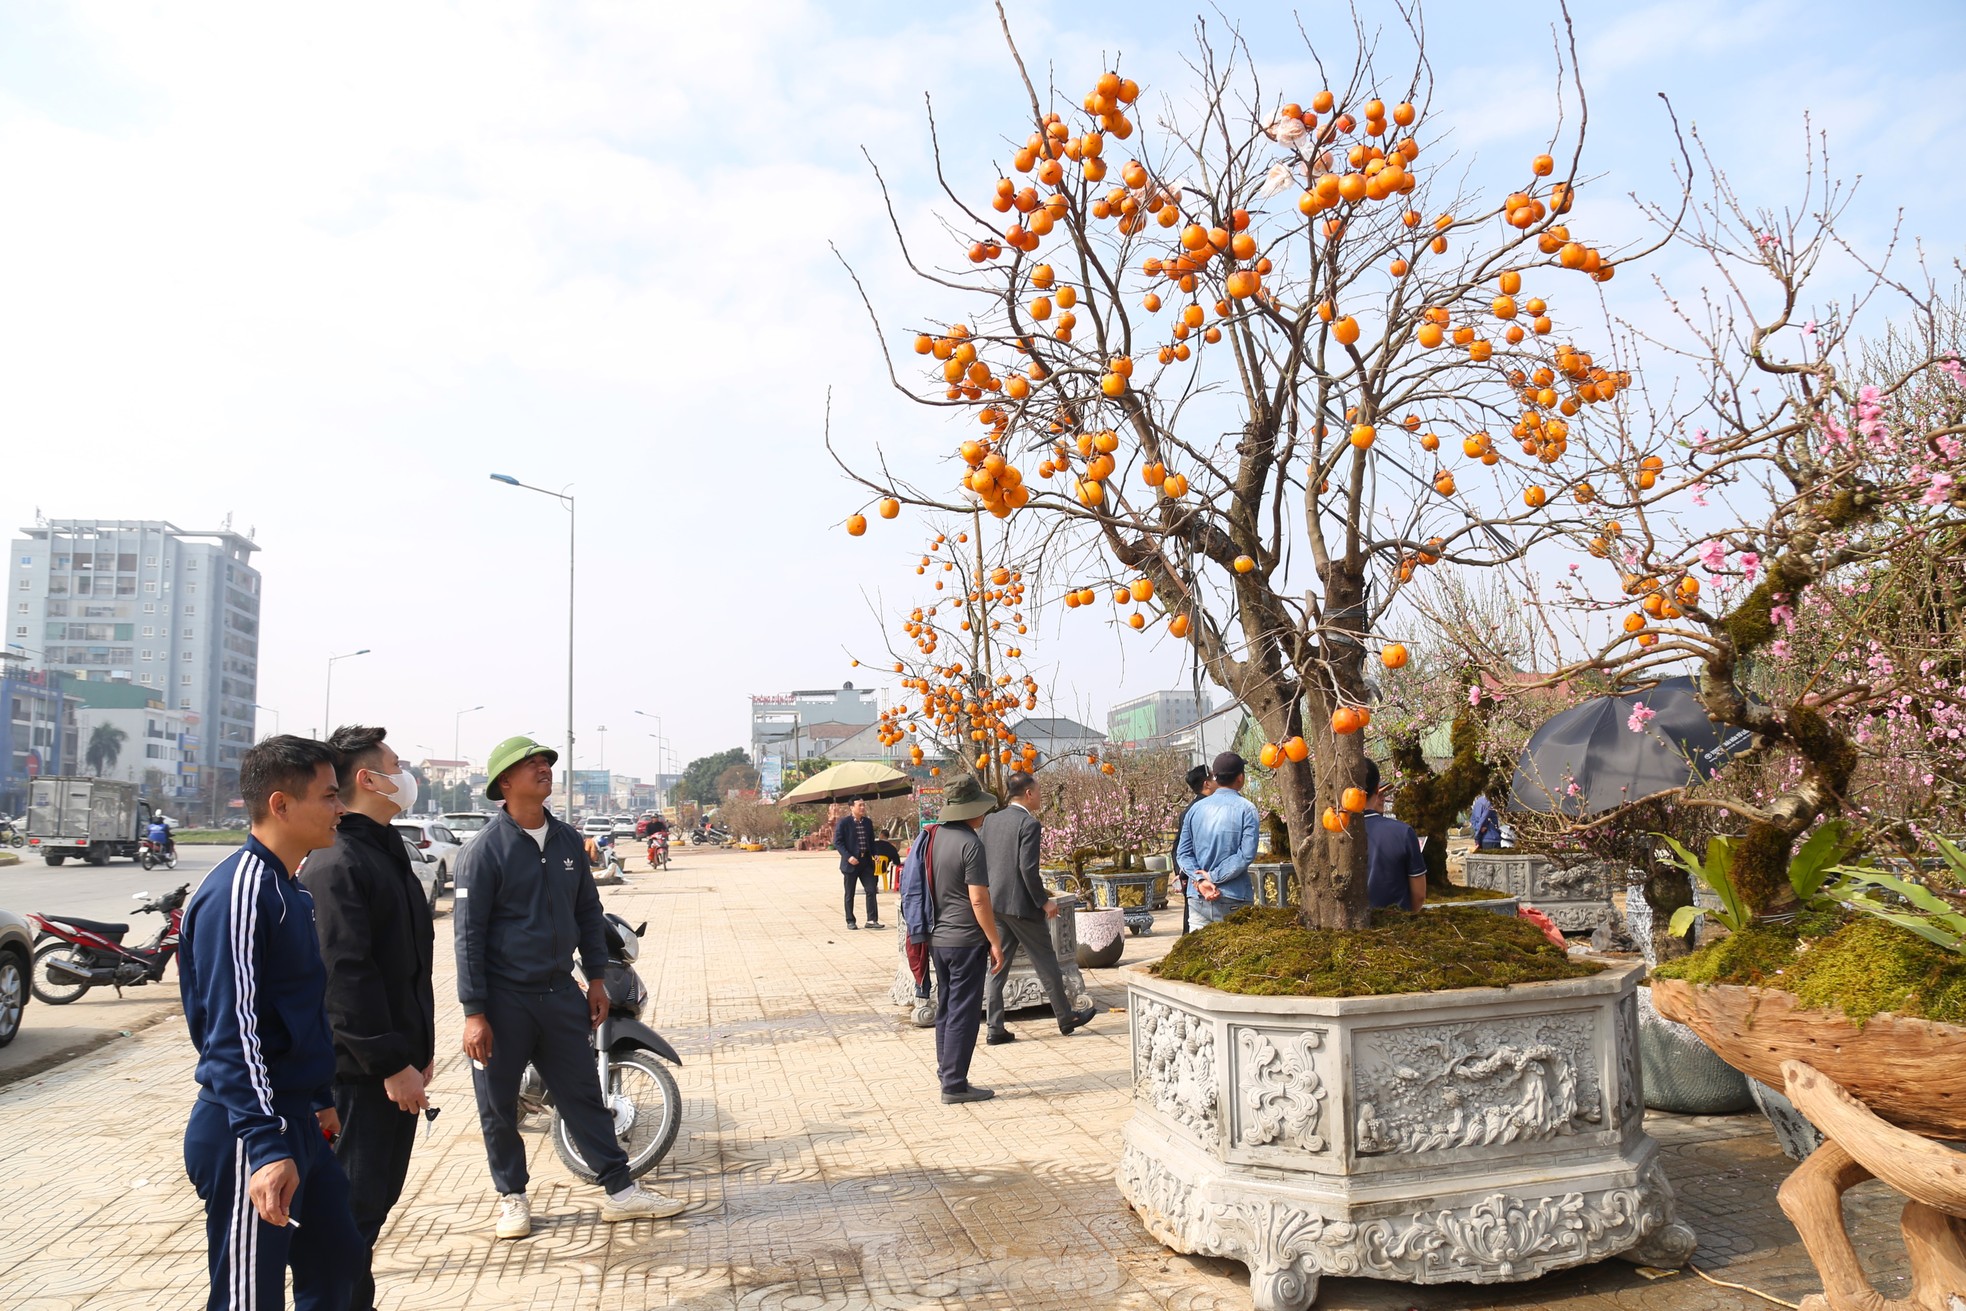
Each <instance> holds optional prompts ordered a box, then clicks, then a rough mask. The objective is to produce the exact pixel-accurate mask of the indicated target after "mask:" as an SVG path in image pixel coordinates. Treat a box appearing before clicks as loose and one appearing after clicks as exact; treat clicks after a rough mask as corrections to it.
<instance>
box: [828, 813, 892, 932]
mask: <svg viewBox="0 0 1966 1311" xmlns="http://www.w3.org/2000/svg"><path fill="white" fill-rule="evenodd" d="M833 850H835V851H837V852H839V853H840V878H841V879H842V880H843V881H844V882H845V884H846V926H847V927H848V928H850V929H857V928H859V927H860V925H859V924H857V923H855V922H854V918H853V885H854V884H855V883H858V884H859V885H860V886H861V888H862V889H863V890H864V891H865V892H866V894H867V927H868V928H870V929H880V928H886V927H887V926H886V925H884V924H882V923H881V908H880V902H879V901H878V900H877V899H876V896H875V892H874V889H875V888H876V886H878V884H877V882H876V880H875V878H874V855H875V852H874V821H873V820H871V819H869V818H868V817H867V803H866V802H864V801H856V802H854V803H853V810H852V813H851V814H846V815H842V816H840V819H839V822H838V823H836V824H834V825H833Z"/></svg>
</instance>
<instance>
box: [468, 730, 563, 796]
mask: <svg viewBox="0 0 1966 1311" xmlns="http://www.w3.org/2000/svg"><path fill="white" fill-rule="evenodd" d="M534 756H545V757H546V763H547V764H549V765H555V764H558V763H559V761H560V753H559V752H557V751H555V750H554V749H553V748H552V747H549V746H544V745H542V744H540V743H538V742H535V741H533V740H532V739H531V738H529V737H527V736H525V735H524V734H520V735H519V736H518V737H508V738H506V739H505V740H504V741H503V742H500V743H499V744H498V745H497V746H495V747H493V748H492V753H491V763H490V764H489V765H486V766H485V772H486V773H488V774H490V775H491V781H490V782H488V783H486V784H485V795H486V796H488V797H490V798H491V799H492V800H493V801H503V800H504V799H505V789H504V788H502V787H500V786H499V785H498V780H499V779H500V778H502V777H504V775H505V771H506V770H508V769H510V768H512V766H514V765H516V764H518V763H519V762H520V761H522V760H530V759H531V758H532V757H534Z"/></svg>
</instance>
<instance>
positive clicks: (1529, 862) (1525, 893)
mask: <svg viewBox="0 0 1966 1311" xmlns="http://www.w3.org/2000/svg"><path fill="white" fill-rule="evenodd" d="M1464 868H1465V870H1466V876H1467V880H1468V886H1469V887H1471V888H1492V889H1493V890H1494V891H1496V892H1506V893H1508V894H1509V895H1510V896H1512V897H1514V898H1516V899H1517V900H1518V901H1520V902H1521V903H1522V904H1523V905H1525V906H1533V907H1535V908H1536V909H1537V910H1540V911H1542V912H1543V913H1544V914H1545V915H1547V916H1549V917H1550V920H1551V922H1552V923H1554V924H1555V925H1556V926H1557V928H1559V929H1561V930H1563V932H1564V933H1565V934H1584V935H1588V934H1589V933H1590V932H1591V931H1592V930H1594V929H1596V928H1597V927H1598V925H1600V924H1603V923H1604V922H1605V921H1607V920H1609V919H1610V918H1611V909H1612V908H1611V886H1612V884H1611V880H1612V877H1613V875H1615V876H1616V877H1617V879H1618V882H1619V883H1620V884H1621V885H1622V884H1623V882H1624V879H1625V874H1624V867H1623V866H1622V865H1620V866H1617V867H1616V868H1613V867H1612V866H1610V865H1608V864H1607V863H1605V862H1603V861H1583V862H1579V863H1578V864H1574V865H1568V866H1562V865H1557V864H1555V863H1554V862H1552V861H1551V860H1549V859H1548V858H1547V857H1545V856H1520V855H1514V854H1510V853H1503V852H1479V851H1471V852H1469V853H1468V854H1467V857H1466V863H1465V866H1464Z"/></svg>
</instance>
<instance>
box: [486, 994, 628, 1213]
mask: <svg viewBox="0 0 1966 1311" xmlns="http://www.w3.org/2000/svg"><path fill="white" fill-rule="evenodd" d="M485 1019H486V1020H487V1021H489V1022H490V1024H491V1031H492V1053H491V1059H490V1060H489V1061H486V1062H485V1068H484V1069H482V1070H480V1069H478V1068H477V1067H476V1066H473V1067H472V1070H471V1083H472V1086H473V1087H474V1088H475V1089H476V1091H477V1094H478V1123H479V1125H480V1126H481V1127H482V1128H483V1129H484V1132H485V1156H486V1157H487V1158H488V1159H489V1160H490V1162H491V1176H492V1183H493V1185H494V1186H496V1187H497V1189H498V1191H499V1192H500V1193H523V1192H525V1191H526V1182H527V1179H528V1176H527V1173H526V1145H525V1143H524V1141H523V1140H521V1139H520V1137H519V1078H520V1076H521V1075H523V1074H524V1073H525V1072H526V1066H527V1064H529V1063H530V1064H531V1065H533V1066H535V1067H536V1068H537V1069H538V1070H539V1077H540V1078H541V1079H543V1080H545V1082H546V1090H547V1091H548V1092H550V1093H552V1094H553V1104H554V1106H555V1107H557V1108H558V1110H559V1112H560V1116H561V1118H562V1119H564V1120H565V1121H566V1123H567V1130H568V1132H569V1133H570V1134H571V1136H572V1138H573V1142H574V1146H576V1147H578V1148H579V1149H580V1155H581V1158H582V1159H583V1160H585V1161H586V1162H587V1164H589V1165H591V1166H593V1167H595V1173H596V1174H598V1175H599V1176H600V1181H601V1187H603V1188H605V1189H607V1190H608V1191H609V1192H610V1193H618V1192H620V1191H621V1190H622V1189H624V1188H626V1187H628V1186H629V1185H630V1184H632V1183H634V1182H635V1181H634V1179H633V1178H632V1177H631V1176H630V1175H629V1173H628V1157H627V1154H626V1153H624V1152H623V1151H622V1150H621V1144H620V1142H619V1141H617V1140H616V1138H615V1136H614V1116H613V1115H612V1114H611V1113H610V1112H609V1111H608V1109H607V1106H606V1104H605V1103H604V1102H602V1100H601V1076H600V1071H599V1070H598V1069H597V1068H596V1066H595V1063H594V1062H595V1057H594V1048H593V1047H592V1045H590V1044H589V1042H588V1036H589V1034H591V1033H592V1032H593V1030H592V1028H591V1027H590V1026H589V1025H588V1023H587V998H586V997H585V996H584V995H582V993H581V991H580V989H578V988H576V987H574V986H573V985H572V983H571V982H569V983H568V985H567V986H566V987H564V988H561V989H560V990H559V991H557V992H547V993H530V992H511V991H508V990H506V989H503V988H499V987H496V986H494V987H493V988H492V989H491V991H490V992H489V993H488V994H487V995H486V997H485Z"/></svg>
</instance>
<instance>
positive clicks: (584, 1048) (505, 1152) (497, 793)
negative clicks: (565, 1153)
mask: <svg viewBox="0 0 1966 1311" xmlns="http://www.w3.org/2000/svg"><path fill="white" fill-rule="evenodd" d="M558 759H559V755H558V753H556V752H555V751H553V750H552V749H551V748H550V747H543V746H541V745H540V744H539V743H537V742H535V741H533V740H532V739H531V738H528V737H511V738H507V739H505V741H503V742H501V743H499V744H498V745H497V746H496V747H494V748H492V754H491V763H490V766H489V768H488V770H487V772H488V773H489V774H490V775H491V782H490V783H488V784H486V786H485V795H486V796H488V797H490V798H491V799H492V800H493V801H500V802H503V805H502V806H501V807H500V809H499V813H498V815H497V817H496V818H494V819H493V820H492V822H491V823H490V824H488V825H486V826H485V828H484V831H483V832H481V833H479V834H478V836H477V837H476V838H474V839H472V841H471V845H470V846H468V847H466V848H465V849H464V853H463V855H462V856H461V857H460V858H459V860H458V870H457V892H456V902H457V905H456V907H455V908H454V909H453V910H452V912H451V914H452V918H453V919H454V920H455V921H456V928H457V999H458V1001H459V1002H461V1003H463V1006H464V1054H465V1055H466V1056H469V1057H470V1058H471V1066H472V1076H471V1082H472V1085H473V1087H474V1089H475V1090H476V1092H477V1094H478V1123H479V1126H480V1127H481V1128H482V1129H483V1130H484V1135H485V1155H486V1156H487V1157H488V1158H489V1159H490V1162H491V1175H492V1183H493V1184H495V1185H496V1186H497V1188H498V1193H499V1201H498V1219H497V1221H496V1223H495V1225H494V1228H493V1232H494V1233H495V1234H496V1235H497V1236H498V1237H499V1238H524V1237H525V1236H526V1235H527V1234H529V1233H531V1232H532V1206H531V1203H530V1202H528V1201H527V1199H526V1182H527V1175H526V1145H525V1143H524V1142H523V1141H522V1140H521V1139H520V1137H519V1080H520V1077H521V1076H522V1075H523V1074H524V1073H525V1069H526V1066H527V1065H528V1064H530V1065H532V1066H534V1067H535V1068H537V1069H538V1071H539V1077H540V1078H541V1079H542V1080H543V1081H544V1082H545V1084H546V1089H547V1091H548V1092H550V1093H552V1094H553V1101H554V1104H555V1105H556V1106H557V1107H558V1108H559V1112H560V1114H561V1116H562V1117H564V1118H565V1120H566V1124H567V1129H568V1131H569V1132H570V1133H571V1134H572V1136H573V1141H574V1143H575V1145H576V1146H578V1147H579V1148H580V1154H581V1156H582V1157H583V1158H584V1159H585V1160H586V1161H587V1163H588V1164H589V1165H591V1166H593V1167H594V1172H595V1174H596V1175H598V1176H599V1179H600V1183H601V1187H603V1188H605V1189H606V1190H607V1200H606V1201H605V1202H603V1203H602V1205H601V1219H603V1220H607V1221H617V1220H643V1219H654V1218H660V1217H662V1216H668V1215H674V1214H676V1213H677V1212H678V1211H680V1210H682V1209H683V1205H684V1204H683V1203H682V1202H679V1201H677V1200H675V1199H674V1198H669V1197H664V1196H663V1195H662V1194H661V1193H657V1192H654V1191H651V1190H648V1189H644V1188H642V1187H641V1186H640V1185H638V1184H637V1183H636V1182H635V1180H634V1178H633V1177H632V1176H630V1175H629V1173H628V1156H627V1154H626V1153H625V1152H623V1151H622V1150H621V1144H620V1142H619V1141H618V1140H617V1139H616V1138H615V1131H614V1115H613V1113H612V1112H610V1111H609V1110H608V1108H607V1105H606V1104H605V1103H604V1102H603V1101H602V1100H601V1081H600V1076H599V1075H598V1074H597V1073H596V1072H595V1061H594V1048H593V1046H592V1040H591V1039H590V1038H589V1036H588V1035H589V1034H590V1033H591V1032H592V1031H593V1030H594V1029H595V1028H596V1027H597V1026H599V1024H600V1023H601V1021H602V1020H604V1019H606V1018H607V1014H608V994H607V986H606V984H605V983H604V981H603V980H604V978H605V972H606V970H607V963H608V952H607V937H606V932H605V929H604V927H603V924H604V921H603V920H602V916H601V897H600V894H599V893H598V892H596V891H595V890H594V876H593V875H592V874H591V873H589V872H588V869H587V853H586V848H585V846H584V845H583V844H582V841H581V837H580V834H578V833H576V832H575V831H574V829H573V827H572V826H571V825H569V824H566V823H564V822H563V821H561V820H558V819H555V818H554V817H553V816H552V815H551V814H549V813H547V810H546V799H547V798H548V797H549V796H551V795H552V794H553V762H554V761H556V760H558ZM576 950H578V951H579V953H580V970H581V973H582V974H584V975H586V976H587V995H586V997H585V999H583V998H582V997H581V993H580V989H579V988H578V987H577V986H576V985H575V983H574V980H573V969H572V966H573V956H574V952H575V951H576Z"/></svg>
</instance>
